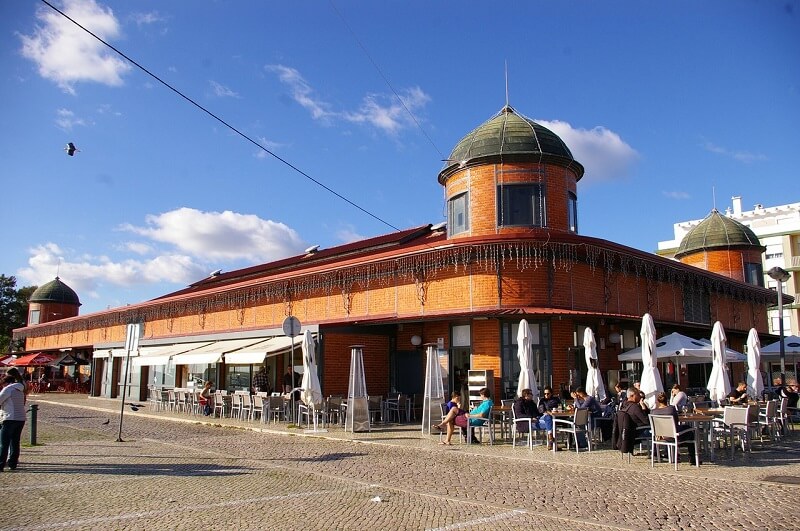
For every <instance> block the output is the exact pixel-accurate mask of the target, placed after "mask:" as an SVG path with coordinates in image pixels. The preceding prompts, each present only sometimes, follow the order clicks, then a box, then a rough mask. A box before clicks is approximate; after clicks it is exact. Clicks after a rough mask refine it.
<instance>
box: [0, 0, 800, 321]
mask: <svg viewBox="0 0 800 531" xmlns="http://www.w3.org/2000/svg"><path fill="white" fill-rule="evenodd" d="M54 4H55V5H56V6H58V7H59V8H62V9H64V10H65V11H66V12H67V13H68V14H70V15H71V16H72V17H73V18H75V19H76V20H77V21H78V22H80V23H81V24H83V25H84V26H86V27H87V28H88V29H90V30H92V31H93V32H95V33H97V34H98V35H99V36H101V37H103V38H104V39H105V40H106V41H107V42H109V43H110V44H112V45H113V46H115V47H116V48H118V49H119V50H121V51H122V52H124V53H125V54H126V55H128V56H129V57H131V58H132V59H134V60H135V61H137V62H138V63H139V64H141V65H142V66H144V67H146V68H147V69H148V70H150V71H151V72H153V73H154V74H156V75H158V76H159V77H161V78H162V79H163V80H165V81H167V82H168V83H170V84H171V85H172V86H174V87H175V88H176V89H178V90H180V91H181V92H183V93H184V94H186V95H187V96H188V97H190V98H192V99H193V100H195V101H196V102H197V103H198V104H200V105H202V106H204V107H205V108H207V109H208V110H209V111H211V112H212V113H214V114H216V115H217V116H219V117H220V118H222V119H223V120H225V121H226V122H227V123H229V124H231V125H233V126H234V127H236V128H237V129H238V130H239V131H241V132H242V133H244V134H245V135H247V136H249V137H250V138H252V139H253V140H255V141H256V142H258V143H260V144H261V145H263V146H264V147H266V148H267V149H269V150H270V151H272V152H273V153H275V154H277V155H278V156H280V157H281V158H283V159H284V160H286V161H288V162H290V163H291V164H293V165H294V166H296V167H297V168H299V169H301V170H302V171H304V172H305V173H307V174H308V175H310V176H311V177H313V178H314V179H316V180H318V181H320V182H321V183H324V184H325V185H326V186H328V187H329V188H331V189H333V190H335V191H336V192H337V193H338V194H341V195H342V196H345V197H347V198H348V199H349V200H350V201H352V202H354V203H356V204H358V205H360V206H362V207H363V208H365V209H366V210H368V211H369V212H371V213H372V214H374V215H375V216H376V217H377V218H380V219H381V220H382V221H383V222H386V223H388V225H387V224H385V223H383V222H382V221H379V220H377V219H375V218H374V217H371V216H369V215H367V214H365V213H363V212H362V211H360V210H358V209H356V208H354V207H353V206H352V205H350V204H348V203H346V202H344V201H342V200H341V199H338V198H337V197H335V196H334V195H332V194H331V193H329V192H327V191H326V190H324V189H323V188H321V187H320V186H318V185H316V184H314V183H313V182H311V181H310V180H308V179H307V178H306V177H304V176H302V175H300V174H299V173H297V172H296V171H294V170H292V169H291V168H289V167H288V166H286V165H285V164H283V163H281V162H280V161H278V160H276V159H275V158H273V157H271V156H269V155H267V154H266V153H265V152H263V151H260V150H259V149H258V148H257V146H255V145H253V144H251V143H250V142H248V141H247V140H245V139H243V138H242V137H240V136H238V135H237V134H235V133H234V132H232V131H230V130H229V129H227V128H226V127H224V126H223V125H222V124H220V123H219V122H217V121H215V120H214V119H212V118H211V117H209V116H208V115H207V114H205V113H204V112H202V111H200V110H198V109H197V108H196V107H194V106H193V105H191V104H190V103H188V102H187V101H186V100H184V99H182V98H181V97H180V96H178V95H176V94H175V93H174V92H172V91H170V90H169V89H167V88H166V87H164V86H163V85H161V84H160V83H158V82H157V81H156V80H154V79H153V78H151V77H149V76H148V75H147V74H145V73H144V72H142V71H141V70H140V69H138V68H137V67H135V66H133V65H131V64H130V63H128V62H126V61H125V60H123V59H121V58H120V57H119V56H117V55H116V54H114V53H113V52H112V51H111V50H109V49H108V48H105V47H104V46H102V45H100V44H99V43H97V42H96V41H94V40H93V39H92V38H91V37H88V36H87V35H85V34H84V33H83V32H81V31H80V30H78V29H77V28H75V27H74V26H73V25H72V24H71V23H70V22H69V21H67V20H66V19H64V18H63V17H61V16H60V15H58V14H57V13H56V12H55V11H53V10H52V9H50V8H49V7H47V5H45V4H44V3H42V2H40V1H36V0H27V1H15V2H3V3H2V4H0V39H2V40H0V54H2V55H0V61H2V66H3V68H2V70H1V72H2V73H1V74H0V76H1V77H0V79H2V82H0V98H2V101H3V102H4V103H3V112H2V118H0V119H1V120H2V127H0V160H1V161H2V170H1V173H0V175H2V189H3V192H4V193H3V198H4V201H3V202H4V204H5V208H2V209H0V222H1V223H2V226H3V234H4V245H3V252H2V253H0V272H2V273H4V274H6V275H16V276H17V278H18V282H19V285H30V284H43V283H44V282H47V281H49V280H51V279H52V278H53V277H55V275H56V274H58V275H59V276H60V277H61V278H62V279H63V280H64V281H65V282H66V283H67V284H69V285H70V286H72V287H73V288H74V289H75V290H76V291H77V292H78V294H79V296H80V297H81V301H82V303H83V307H82V309H81V313H89V312H93V311H99V310H102V309H105V308H107V307H115V306H120V305H124V304H128V303H136V302H141V301H143V300H147V299H150V298H153V297H156V296H159V295H162V294H164V293H167V292H169V291H172V290H175V289H179V288H181V287H183V286H185V285H187V284H189V283H191V282H193V281H196V280H199V279H200V278H203V277H204V276H206V275H207V274H208V273H209V272H211V271H213V270H215V269H223V270H226V271H230V270H232V269H236V268H239V267H245V266H247V265H252V264H254V263H262V262H265V261H271V260H274V259H278V258H282V257H285V256H290V255H293V254H296V253H299V252H301V251H302V250H303V249H305V248H306V247H309V246H311V245H317V244H318V245H321V246H322V247H331V246H334V245H338V244H341V243H345V242H349V241H353V240H355V239H360V238H364V237H370V236H375V235H378V234H384V233H387V232H391V231H392V230H393V229H392V226H393V227H397V228H400V229H404V228H409V227H414V226H418V225H423V224H426V223H437V222H440V221H442V220H444V211H445V209H444V206H445V205H444V197H443V191H442V188H441V186H440V185H439V184H438V182H437V179H436V177H437V174H438V172H439V171H440V170H441V168H442V159H444V158H446V157H447V156H448V154H449V152H450V150H451V149H452V148H453V147H454V146H455V144H456V143H457V142H458V140H459V139H460V138H461V137H462V136H463V135H465V134H466V133H468V132H469V131H470V130H472V129H473V128H475V127H476V126H478V125H479V124H481V123H482V122H484V121H485V120H487V119H488V118H490V117H491V116H492V115H494V114H495V113H496V112H497V111H499V110H500V109H501V107H502V106H503V105H504V103H505V75H504V69H505V66H504V64H505V63H506V62H507V64H508V87H509V102H510V104H511V105H512V106H513V107H515V108H516V109H517V110H518V111H519V112H520V113H522V114H524V115H526V116H527V117H529V118H533V119H534V120H537V121H539V122H540V123H542V124H544V125H546V126H547V127H550V128H551V129H553V130H554V131H555V132H556V133H558V134H559V135H560V136H561V137H562V138H563V139H564V140H565V141H566V142H567V144H568V145H569V146H570V148H571V149H572V151H573V154H574V155H575V157H576V158H577V159H578V160H579V161H580V162H581V163H582V164H583V165H584V166H585V167H586V175H585V177H584V178H583V179H582V180H581V181H580V183H579V185H578V200H579V203H578V204H579V230H580V232H581V233H582V234H586V235H589V236H595V237H599V238H604V239H607V240H611V241H614V242H618V243H621V244H624V245H628V246H631V247H635V248H638V249H642V250H646V251H652V250H654V249H655V248H656V247H657V242H658V241H660V240H668V239H671V238H672V224H673V223H675V222H677V221H683V220H687V219H697V218H703V217H704V216H705V215H706V214H708V212H709V211H710V210H711V208H712V206H713V205H714V196H716V205H717V207H718V208H719V209H720V210H724V208H725V207H726V206H728V205H730V198H731V196H734V195H741V196H742V197H743V203H744V207H745V209H749V208H752V205H753V204H755V203H762V204H764V205H765V206H772V205H778V204H785V203H791V202H797V201H800V193H798V191H800V186H798V185H797V182H798V176H797V168H798V167H800V138H798V133H797V127H798V124H800V59H798V58H800V2H798V1H797V0H788V1H785V2H772V1H766V0H764V1H755V0H751V1H737V0H724V1H714V0H710V1H704V2H695V1H677V2H641V1H630V2H629V1H607V2H585V1H574V2H543V1H536V2H534V1H531V2H508V3H500V2H463V1H458V2H456V1H443V2H430V1H425V2H422V1H404V2H400V1H387V2H368V1H359V2H351V1H344V0H334V1H333V2H330V1H329V2H308V1H298V2H260V1H245V0H239V1H234V0H217V1H204V0H198V1H196V2H187V1H174V2H161V1H154V0H152V1H151V0H138V1H111V2H102V1H95V0H69V1H66V2H63V1H54ZM398 97H400V98H402V100H403V102H404V105H401V104H400V103H399V102H398ZM408 111H411V113H412V114H413V117H412V116H411V115H410V114H409V112H408ZM69 141H71V142H74V143H75V144H76V145H77V147H78V149H80V151H79V152H78V153H77V154H76V155H75V156H74V157H68V156H67V155H66V154H65V152H64V151H63V147H64V145H65V144H66V142H69Z"/></svg>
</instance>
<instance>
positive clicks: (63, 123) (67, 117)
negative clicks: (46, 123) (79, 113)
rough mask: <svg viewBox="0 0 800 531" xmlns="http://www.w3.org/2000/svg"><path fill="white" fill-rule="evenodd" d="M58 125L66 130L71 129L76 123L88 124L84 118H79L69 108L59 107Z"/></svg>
mask: <svg viewBox="0 0 800 531" xmlns="http://www.w3.org/2000/svg"><path fill="white" fill-rule="evenodd" d="M56 125H57V126H58V127H60V128H61V129H63V130H64V131H69V130H71V129H72V128H73V127H74V126H76V125H86V121H85V120H84V119H83V118H78V117H76V116H75V113H74V112H72V111H70V110H69V109H58V110H57V111H56Z"/></svg>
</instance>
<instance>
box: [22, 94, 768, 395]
mask: <svg viewBox="0 0 800 531" xmlns="http://www.w3.org/2000/svg"><path fill="white" fill-rule="evenodd" d="M583 173H584V168H583V166H582V165H581V164H580V163H579V162H577V161H576V160H574V158H573V157H572V154H571V152H570V150H569V148H568V147H567V146H566V145H565V144H564V142H563V141H562V140H561V139H560V138H559V137H558V136H556V135H555V134H554V133H553V132H551V131H549V130H548V129H546V128H545V127H543V126H541V125H539V124H537V123H535V122H533V121H532V120H530V119H528V118H525V117H524V116H522V115H520V114H519V113H517V112H516V111H515V110H514V109H512V108H511V107H508V106H506V107H504V108H503V109H502V110H501V111H500V112H499V113H498V114H497V115H496V116H494V117H493V118H491V119H490V120H488V121H487V122H485V123H483V124H481V125H480V126H479V127H477V128H476V129H475V130H473V131H472V132H470V133H469V134H468V135H466V136H465V137H464V138H463V139H462V140H461V141H460V142H459V143H458V144H457V145H456V147H455V148H454V149H453V151H452V153H451V155H450V157H449V158H448V162H447V163H446V165H445V167H444V169H442V170H441V172H440V173H439V176H438V180H439V183H440V184H442V186H443V187H444V189H445V196H446V200H447V205H448V218H447V222H446V223H443V224H439V225H435V226H431V225H425V226H421V227H414V228H410V229H407V230H404V231H399V232H395V233H391V234H387V235H384V236H378V237H375V238H370V239H366V240H363V241H359V242H355V243H351V244H346V245H342V246H338V247H334V248H330V249H320V250H310V251H309V252H308V253H306V254H303V255H299V256H293V257H289V258H286V259H283V260H279V261H276V262H272V263H267V264H261V265H256V266H253V267H249V268H245V269H241V270H238V271H231V272H225V273H220V274H217V275H215V276H211V277H209V278H206V279H203V280H200V281H198V282H196V283H194V284H192V285H191V286H189V287H188V288H186V289H183V290H180V291H177V292H175V293H170V294H168V295H164V296H162V297H160V298H158V299H154V300H151V301H147V302H143V303H140V304H136V305H131V306H126V307H123V308H116V309H110V310H106V311H102V312H98V313H93V314H88V315H83V316H75V317H70V318H66V319H61V320H59V321H56V322H48V323H42V324H39V325H33V326H28V327H26V328H23V329H19V330H16V331H15V337H18V338H19V337H22V338H25V340H26V350H28V351H36V350H45V351H47V350H53V349H58V348H72V349H73V350H84V351H86V352H87V354H88V353H91V354H90V355H91V356H93V357H94V362H95V365H94V372H95V381H94V383H95V389H94V392H95V394H102V395H107V396H116V392H117V384H118V383H119V381H120V378H121V377H120V374H121V368H120V367H121V366H120V364H121V360H122V358H120V357H118V354H119V351H118V350H115V349H120V348H121V347H122V344H123V342H124V339H125V329H126V324H127V323H131V322H142V323H144V327H143V335H142V341H141V345H142V349H143V350H142V352H141V356H140V357H141V358H142V359H141V360H140V362H139V363H138V364H135V366H134V373H133V384H134V394H135V393H136V392H137V389H139V391H138V392H141V393H143V390H142V389H143V388H144V387H145V386H146V385H147V384H148V383H157V384H164V385H169V384H172V385H178V386H181V385H183V384H185V383H186V382H187V381H188V380H189V379H197V378H198V377H202V378H207V377H215V378H216V379H217V381H218V382H219V384H220V387H228V388H236V387H238V386H239V385H240V384H241V383H242V382H246V381H249V375H250V374H251V373H252V371H253V368H254V366H255V365H258V364H259V363H260V362H257V363H251V364H242V363H231V362H229V360H232V361H234V362H235V361H237V360H236V357H235V356H230V357H229V356H228V355H227V354H226V355H224V356H222V355H218V356H217V357H214V356H211V357H209V358H208V359H205V358H196V359H195V361H197V360H199V361H201V362H202V361H208V363H205V364H203V363H198V364H185V365H184V364H180V363H178V361H179V360H178V359H177V356H179V355H180V354H176V353H177V352H178V349H180V348H182V347H181V346H185V345H187V344H191V345H192V346H193V347H197V346H198V345H201V344H202V345H204V344H206V343H209V342H214V341H219V340H222V341H229V342H232V343H230V348H233V347H234V346H239V345H242V344H244V342H246V341H244V340H249V341H250V342H251V343H252V342H255V341H258V340H263V339H265V338H269V337H273V336H281V335H282V334H283V333H282V331H281V323H282V322H283V321H284V319H285V318H286V317H287V316H290V315H293V316H296V317H297V318H298V319H299V320H300V321H301V322H302V324H303V326H304V327H305V328H308V329H310V330H311V331H312V332H314V333H315V334H316V336H317V340H318V343H319V347H318V358H319V361H320V365H321V368H320V371H321V374H320V376H321V377H320V380H321V383H322V386H323V393H324V394H325V395H328V394H339V393H345V392H346V391H347V384H348V373H349V365H350V349H349V346H350V345H354V344H361V345H364V365H365V370H366V380H367V389H368V391H369V393H370V394H385V393H387V392H389V391H390V390H396V391H399V392H407V393H414V392H420V391H421V389H422V383H423V382H422V381H423V377H424V359H423V352H422V351H421V350H420V347H419V345H420V344H426V343H438V345H439V347H440V348H441V349H442V350H441V351H440V352H441V354H442V355H443V359H445V360H446V363H447V366H446V367H445V368H446V369H448V370H449V379H450V384H451V385H455V381H456V380H457V379H458V378H460V377H461V376H462V375H463V374H464V371H466V370H467V369H473V370H475V369H488V370H492V371H493V374H494V387H495V389H496V390H497V391H498V393H497V394H499V395H501V396H500V397H505V396H507V395H509V394H511V393H513V392H514V390H515V389H516V381H517V375H518V372H519V366H518V362H517V359H516V328H517V325H518V323H519V321H520V320H521V319H523V318H525V319H526V320H527V321H528V322H529V324H530V326H531V331H532V335H533V343H534V345H533V346H534V349H535V353H536V355H535V362H536V364H537V367H536V369H538V374H539V375H540V382H539V383H540V385H544V384H553V385H554V386H555V387H556V388H558V386H559V385H562V384H563V385H566V384H568V383H570V382H572V383H573V384H577V383H578V382H583V381H584V380H585V373H586V370H585V363H584V362H583V356H582V355H578V354H579V350H580V347H579V345H580V344H581V338H582V335H583V329H584V328H585V327H591V328H592V330H593V331H594V332H595V334H596V337H597V343H598V354H599V364H600V368H601V370H602V372H603V375H604V377H606V376H608V373H607V372H606V371H608V370H613V369H619V368H620V364H619V362H618V361H617V355H618V354H619V353H620V352H622V349H627V348H631V347H633V346H635V345H634V344H635V343H636V342H637V341H638V334H639V328H640V323H641V317H642V315H643V314H644V313H645V312H649V313H650V314H651V315H652V316H653V318H654V320H655V323H656V327H657V333H658V336H659V337H660V336H662V335H665V334H668V333H670V332H675V331H677V332H681V333H684V334H686V335H690V336H694V337H704V336H705V337H707V336H708V335H709V334H710V330H711V325H712V324H713V322H714V321H717V320H719V321H721V322H722V323H723V325H724V326H725V329H726V331H727V333H728V339H729V344H730V346H731V347H732V348H735V349H737V350H741V348H742V346H743V344H744V342H745V339H746V336H747V332H748V330H749V329H750V328H751V327H755V328H756V329H757V330H758V331H759V333H761V334H766V333H768V329H767V321H766V315H767V313H766V307H767V306H768V305H773V304H775V301H776V296H775V293H774V292H773V291H770V290H767V289H765V288H763V287H761V286H758V285H753V284H748V283H746V282H743V280H742V279H743V278H745V277H744V276H738V277H737V276H736V275H728V276H723V275H720V274H717V273H714V272H710V271H706V270H703V269H700V268H699V267H696V266H695V265H690V264H684V263H681V262H677V261H674V260H669V259H665V258H661V257H659V256H656V255H654V254H651V253H648V252H643V251H639V250H636V249H632V248H629V247H625V246H623V245H619V244H616V243H613V242H609V241H606V240H603V239H598V238H592V237H586V236H582V235H580V234H579V233H578V186H577V184H578V182H579V181H580V179H581V177H582V176H583ZM746 252H747V253H751V252H752V247H750V248H748V249H747V250H746ZM748 256H749V255H748ZM698 265H699V264H698ZM239 340H243V341H239ZM237 341H239V342H238V343H237ZM277 344H278V345H277V346H276V347H274V348H273V347H257V348H261V349H263V350H264V351H265V355H266V356H267V357H266V363H267V365H268V366H269V367H270V369H271V371H270V374H271V377H272V378H273V383H274V384H275V385H276V386H277V385H279V381H277V377H278V375H280V374H281V373H282V372H283V369H285V367H286V365H287V362H288V354H287V345H288V344H289V343H287V342H283V343H281V342H280V341H278V342H277ZM219 345H220V348H219V349H218V350H220V351H221V350H224V348H223V346H224V344H222V343H220V344H219ZM148 348H149V349H152V353H153V354H154V356H155V354H160V355H162V356H166V357H167V358H169V357H170V356H172V357H171V358H170V359H169V361H166V360H165V359H164V358H163V357H162V359H161V360H160V361H166V362H165V364H164V365H162V366H159V365H155V364H150V363H148V362H147V361H146V358H147V356H148V352H147V349H148ZM170 348H171V349H172V350H170ZM158 349H161V350H158ZM183 350H186V348H183ZM212 350H213V349H212ZM229 350H230V349H229ZM215 354H219V352H215ZM262 359H263V357H262ZM152 360H155V357H153V358H151V361H152ZM239 361H241V359H239ZM251 361H252V360H251ZM173 362H174V363H175V364H174V366H173V369H170V368H169V367H170V364H171V363H173ZM665 372H668V371H665ZM170 379H172V380H171V381H170ZM100 380H102V382H101V381H100ZM606 383H607V384H608V382H606ZM137 385H138V386H139V387H137Z"/></svg>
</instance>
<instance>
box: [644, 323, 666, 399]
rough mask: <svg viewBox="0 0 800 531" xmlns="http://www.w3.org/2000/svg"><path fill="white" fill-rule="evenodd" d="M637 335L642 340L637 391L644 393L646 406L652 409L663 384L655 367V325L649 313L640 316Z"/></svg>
mask: <svg viewBox="0 0 800 531" xmlns="http://www.w3.org/2000/svg"><path fill="white" fill-rule="evenodd" d="M639 335H640V336H641V338H642V365H643V367H642V379H641V380H640V382H639V390H640V391H641V392H642V393H644V396H645V398H646V400H647V405H648V406H650V407H651V408H652V407H655V405H656V395H657V394H658V393H660V392H661V391H663V390H664V384H662V383H661V374H660V373H659V372H658V367H656V358H655V352H656V325H655V324H654V323H653V317H652V316H651V315H650V314H649V313H646V314H644V316H642V329H641V331H640V332H639Z"/></svg>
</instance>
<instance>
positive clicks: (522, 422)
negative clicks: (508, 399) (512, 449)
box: [511, 406, 547, 450]
mask: <svg viewBox="0 0 800 531" xmlns="http://www.w3.org/2000/svg"><path fill="white" fill-rule="evenodd" d="M520 426H527V434H528V448H530V449H531V450H533V439H534V432H536V435H537V437H536V439H537V440H538V434H539V433H541V432H543V431H547V430H542V429H540V428H539V423H538V421H537V419H532V418H529V417H517V412H516V411H514V407H513V406H512V407H511V446H516V445H517V434H518V433H523V434H525V433H526V432H525V431H522V432H520V431H519V427H520Z"/></svg>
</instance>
